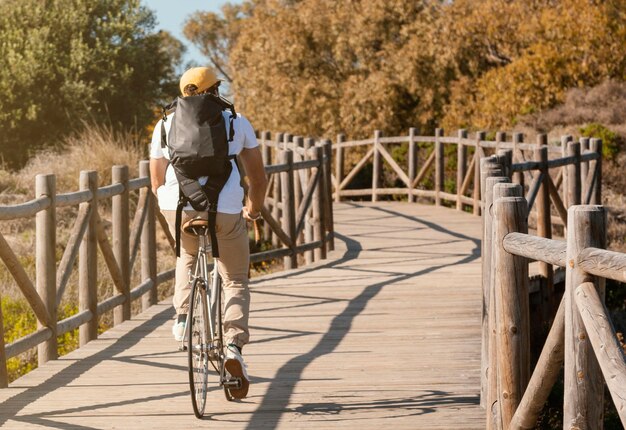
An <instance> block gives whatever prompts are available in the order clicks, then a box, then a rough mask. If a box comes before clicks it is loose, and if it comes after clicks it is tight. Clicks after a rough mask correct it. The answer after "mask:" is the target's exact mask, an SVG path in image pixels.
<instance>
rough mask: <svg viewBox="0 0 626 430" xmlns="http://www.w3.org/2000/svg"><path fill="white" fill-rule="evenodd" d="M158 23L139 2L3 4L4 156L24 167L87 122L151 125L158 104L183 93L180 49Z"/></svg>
mask: <svg viewBox="0 0 626 430" xmlns="http://www.w3.org/2000/svg"><path fill="white" fill-rule="evenodd" d="M154 26H155V20H154V15H153V13H152V12H151V11H150V10H148V9H147V8H145V7H143V6H141V4H140V1H139V0H50V1H40V0H6V1H4V2H1V3H0V34H2V39H3V43H2V44H0V58H2V59H3V66H2V67H0V148H1V149H2V151H1V153H2V157H3V158H4V160H5V161H7V162H9V163H10V164H12V165H13V166H16V167H17V166H19V165H20V164H22V163H23V162H24V161H25V159H26V158H27V156H28V153H29V152H32V150H35V149H37V148H41V147H42V146H45V145H52V144H54V143H56V142H57V141H58V139H59V138H61V137H62V136H63V135H65V134H66V133H67V132H68V131H73V130H75V129H76V128H79V127H80V126H81V124H84V122H85V121H95V122H103V121H104V122H108V123H110V124H113V125H115V126H118V125H119V126H122V127H131V126H136V127H137V130H142V128H143V127H144V125H146V124H147V123H149V122H151V121H152V120H153V118H154V116H153V109H152V107H153V106H154V105H155V104H157V103H158V102H159V101H161V100H163V99H164V98H169V96H171V95H173V94H175V93H176V77H175V76H174V70H175V64H176V62H177V61H180V53H181V47H180V44H179V46H178V47H176V43H175V42H174V41H173V38H172V37H171V36H169V35H167V34H165V33H155V32H154V31H153V29H154ZM9 149H10V150H9ZM15 149H17V150H15Z"/></svg>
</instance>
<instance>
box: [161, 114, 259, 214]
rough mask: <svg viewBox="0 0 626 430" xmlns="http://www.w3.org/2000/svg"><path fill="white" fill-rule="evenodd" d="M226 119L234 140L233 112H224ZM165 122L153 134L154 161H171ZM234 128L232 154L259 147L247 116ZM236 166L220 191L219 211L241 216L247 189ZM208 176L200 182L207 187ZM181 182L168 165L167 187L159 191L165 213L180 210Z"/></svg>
mask: <svg viewBox="0 0 626 430" xmlns="http://www.w3.org/2000/svg"><path fill="white" fill-rule="evenodd" d="M174 114H175V113H172V114H170V115H168V117H167V121H166V122H165V132H166V133H168V134H169V132H170V126H171V124H172V116H173V115H174ZM222 114H223V115H224V120H225V121H226V135H227V136H228V137H229V138H230V117H231V113H230V112H229V111H224V112H222ZM161 122H162V120H159V122H158V123H157V125H156V127H154V132H153V133H152V143H151V144H150V158H163V157H165V158H166V159H168V160H169V159H170V153H169V150H168V148H167V147H165V148H161ZM233 127H234V129H235V137H234V139H233V141H232V142H229V143H228V154H229V155H237V154H239V153H240V152H241V150H242V149H244V148H248V149H252V148H256V147H257V146H259V143H258V142H257V140H256V136H255V135H254V130H253V128H252V125H251V124H250V121H248V120H247V119H246V118H245V117H243V116H241V115H240V114H237V118H235V120H234V121H233ZM231 163H232V165H233V171H232V173H231V174H230V177H229V178H228V181H227V182H226V185H224V188H222V191H220V197H219V199H218V201H217V211H218V212H222V213H227V214H238V213H240V212H241V210H242V209H243V189H242V188H241V184H240V176H239V170H238V169H237V166H236V164H235V160H232V161H231ZM205 182H206V177H203V178H200V183H201V184H204V183H205ZM178 191H179V189H178V181H177V180H176V174H175V173H174V168H173V167H172V165H171V164H170V165H168V166H167V170H166V171H165V184H164V185H162V186H160V187H159V188H158V189H157V197H158V200H159V207H160V208H161V209H162V210H176V206H178ZM185 209H186V210H193V208H192V207H191V205H187V206H186V207H185Z"/></svg>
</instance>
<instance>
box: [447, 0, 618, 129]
mask: <svg viewBox="0 0 626 430" xmlns="http://www.w3.org/2000/svg"><path fill="white" fill-rule="evenodd" d="M520 17H524V19H520ZM444 22H445V25H444V28H446V29H447V31H446V32H447V33H449V34H450V36H449V37H448V40H450V42H451V46H452V47H454V48H453V49H455V50H456V51H455V53H454V56H455V58H456V59H457V60H456V61H455V63H456V64H457V66H458V67H459V69H458V70H459V73H458V76H461V77H463V78H461V79H458V80H457V81H456V82H454V83H453V85H452V95H451V99H450V105H449V106H450V110H449V111H448V112H447V113H446V115H445V117H444V118H443V120H444V123H445V124H446V126H454V127H456V126H457V125H462V124H472V125H473V126H475V127H479V128H496V129H497V128H503V127H506V126H510V125H514V124H515V122H516V121H517V120H518V119H519V117H520V116H522V115H527V114H531V113H533V112H538V111H540V110H543V109H546V108H550V107H553V106H555V105H556V104H558V103H561V102H563V100H564V97H565V94H566V91H567V90H568V89H569V88H580V87H585V86H588V87H591V86H595V85H597V84H598V83H600V82H602V81H604V80H605V79H611V78H613V79H618V80H624V79H626V73H625V70H626V43H625V42H626V3H624V2H589V1H587V0H560V1H556V2H555V1H551V0H538V1H533V2H526V1H520V0H517V1H509V2H503V1H501V0H486V1H483V2H481V3H480V7H476V2H473V1H471V0H456V1H454V2H453V3H451V5H450V8H449V13H447V14H446V15H445V19H444ZM468 56H471V57H475V58H476V59H471V58H470V59H469V60H468V61H467V64H469V65H468V66H465V67H464V69H463V64H464V62H462V61H460V60H462V59H467V58H468ZM457 78H458V77H457Z"/></svg>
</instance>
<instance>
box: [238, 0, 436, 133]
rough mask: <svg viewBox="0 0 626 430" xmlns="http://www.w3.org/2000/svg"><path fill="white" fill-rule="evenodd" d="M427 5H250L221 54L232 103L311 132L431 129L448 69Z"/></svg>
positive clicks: (378, 0) (397, 1) (270, 121)
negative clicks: (230, 84) (226, 60)
mask: <svg viewBox="0 0 626 430" xmlns="http://www.w3.org/2000/svg"><path fill="white" fill-rule="evenodd" d="M433 3H436V4H438V3H439V2H429V1H417V2H415V1H407V0H394V1H388V0H370V1H351V2H336V1H333V0H301V1H297V2H295V1H294V2H280V1H260V2H257V3H255V5H254V8H253V12H252V14H251V16H250V17H249V18H248V19H246V20H245V24H244V25H242V26H241V31H240V33H239V35H238V38H237V40H236V43H234V44H233V48H232V49H231V51H230V56H229V58H230V63H231V64H230V67H231V70H232V75H233V78H234V84H233V89H234V92H235V95H236V98H237V102H238V104H239V106H240V108H241V109H242V111H243V112H246V113H247V114H248V115H250V116H251V117H252V119H253V120H254V122H255V125H256V126H257V127H259V128H265V129H272V130H289V131H290V132H293V133H299V134H307V135H315V136H320V135H327V136H328V135H333V134H334V133H337V132H345V133H347V134H348V135H350V136H355V137H356V136H365V135H369V134H370V133H371V132H372V130H373V129H374V128H377V127H378V128H381V129H385V130H386V131H388V132H390V133H393V132H399V131H400V130H406V129H407V128H408V127H410V126H428V127H432V120H433V118H434V117H435V116H436V113H437V112H438V111H439V110H440V109H441V105H442V101H443V100H444V98H443V97H442V95H441V91H445V88H442V87H441V85H440V82H441V81H442V79H444V77H445V75H446V73H447V72H448V67H447V65H446V64H442V63H441V62H440V61H439V59H438V57H437V55H436V54H437V46H436V45H434V44H432V43H430V40H429V38H430V36H431V25H432V23H433V21H434V20H436V17H437V16H436V14H437V10H436V9H435V8H433V7H432V4H433ZM433 113H434V114H435V115H433Z"/></svg>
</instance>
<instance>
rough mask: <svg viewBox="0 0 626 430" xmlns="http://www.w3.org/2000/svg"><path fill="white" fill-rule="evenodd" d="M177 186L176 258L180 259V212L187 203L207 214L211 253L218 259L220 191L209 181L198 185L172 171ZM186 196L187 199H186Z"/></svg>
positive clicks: (193, 180)
mask: <svg viewBox="0 0 626 430" xmlns="http://www.w3.org/2000/svg"><path fill="white" fill-rule="evenodd" d="M174 173H175V174H176V179H177V180H178V186H179V199H178V206H177V207H176V226H175V228H176V256H177V257H180V225H181V219H182V211H183V208H184V207H185V205H187V203H189V204H191V207H193V208H194V210H196V211H198V212H205V211H206V212H207V214H208V221H209V235H210V237H211V253H212V254H213V257H215V258H219V256H220V252H219V247H218V244H217V201H218V199H219V194H220V189H217V188H216V187H215V186H214V185H213V184H212V183H211V181H210V180H209V181H207V183H206V184H205V185H200V182H198V181H197V180H196V179H190V178H186V177H185V176H183V175H182V174H180V173H179V172H178V171H176V169H174ZM186 196H187V197H186ZM207 202H208V204H207Z"/></svg>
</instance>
